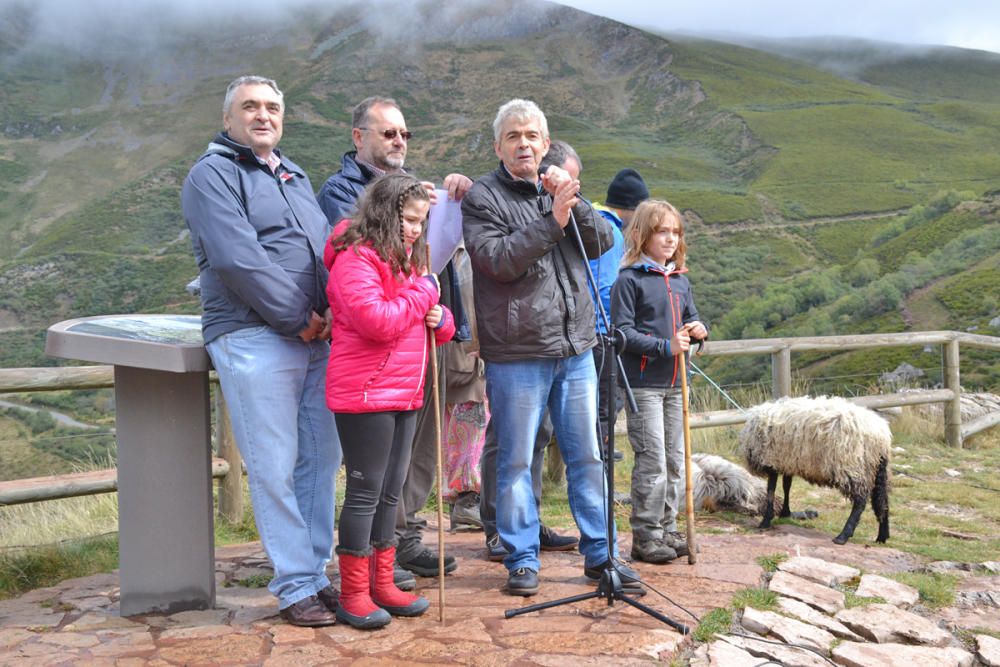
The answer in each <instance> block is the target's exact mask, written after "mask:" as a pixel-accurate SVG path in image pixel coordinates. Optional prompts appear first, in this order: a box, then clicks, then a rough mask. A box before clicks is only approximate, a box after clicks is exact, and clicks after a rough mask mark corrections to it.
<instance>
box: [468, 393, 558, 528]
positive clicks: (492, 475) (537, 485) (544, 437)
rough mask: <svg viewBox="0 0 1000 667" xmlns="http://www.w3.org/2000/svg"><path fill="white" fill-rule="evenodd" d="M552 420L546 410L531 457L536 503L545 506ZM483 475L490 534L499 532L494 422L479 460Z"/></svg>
mask: <svg viewBox="0 0 1000 667" xmlns="http://www.w3.org/2000/svg"><path fill="white" fill-rule="evenodd" d="M552 431H553V428H552V419H551V418H550V417H549V411H548V410H546V411H545V416H544V417H543V418H542V425H541V426H539V427H538V433H537V434H535V449H534V454H533V458H532V459H531V492H532V493H533V494H534V496H535V506H536V507H541V506H542V465H544V462H545V448H546V447H548V445H549V441H551V440H552ZM479 476H480V478H481V480H482V482H481V485H480V490H479V517H480V518H481V519H482V520H483V531H484V532H485V533H486V537H487V538H489V536H490V535H496V533H497V434H496V430H495V429H494V427H493V421H492V420H490V422H489V423H488V424H487V425H486V440H485V442H484V443H483V454H482V456H481V457H480V459H479Z"/></svg>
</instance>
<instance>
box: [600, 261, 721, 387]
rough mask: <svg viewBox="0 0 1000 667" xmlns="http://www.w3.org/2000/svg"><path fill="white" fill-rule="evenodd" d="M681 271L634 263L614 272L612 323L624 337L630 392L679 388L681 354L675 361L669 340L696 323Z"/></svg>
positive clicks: (696, 315) (685, 281)
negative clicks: (642, 389)
mask: <svg viewBox="0 0 1000 667" xmlns="http://www.w3.org/2000/svg"><path fill="white" fill-rule="evenodd" d="M683 271H686V269H683V270H681V271H670V272H668V273H664V272H663V270H662V269H660V268H658V267H655V266H653V265H650V264H643V263H639V264H633V265H632V266H627V267H624V268H623V269H622V270H621V271H620V272H619V273H618V280H616V281H615V284H614V287H612V288H611V320H612V322H614V325H615V327H617V328H618V329H619V330H620V331H621V332H622V333H623V334H624V335H625V351H624V352H623V353H622V355H621V356H622V365H624V366H625V375H626V376H627V377H628V382H629V385H630V386H631V387H658V388H663V387H680V386H681V377H680V368H679V366H680V363H679V361H680V355H678V356H673V354H674V351H672V350H671V349H670V345H669V344H668V341H669V340H670V339H671V338H672V337H673V335H674V334H675V333H676V332H677V330H678V329H680V328H681V327H682V326H683V325H685V324H687V323H688V322H694V321H696V320H698V319H699V318H698V309H697V308H696V307H695V305H694V292H693V291H692V290H691V282H690V281H689V280H688V278H687V276H685V275H684V273H683ZM706 326H707V325H706Z"/></svg>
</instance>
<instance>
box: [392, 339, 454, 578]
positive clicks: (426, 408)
mask: <svg viewBox="0 0 1000 667" xmlns="http://www.w3.org/2000/svg"><path fill="white" fill-rule="evenodd" d="M435 349H436V350H437V360H438V395H439V399H440V400H439V402H438V404H439V405H440V408H441V421H440V422H439V423H441V424H443V423H444V390H445V384H446V376H445V366H444V356H443V352H442V348H441V347H437V348H435ZM437 447H438V443H437V438H436V429H435V424H434V389H433V378H432V374H431V365H430V363H428V364H427V375H426V376H425V378H424V404H423V407H421V408H420V410H418V411H417V426H416V433H415V434H414V436H413V451H412V452H411V453H410V467H409V469H408V470H407V472H406V481H404V482H403V491H402V493H401V494H400V496H399V505H398V506H397V507H396V539H397V540H398V541H399V544H398V546H397V547H396V553H397V554H398V555H401V556H403V558H404V559H405V558H409V557H412V556H415V555H416V554H418V553H420V551H421V550H422V549H423V548H424V547H423V544H422V543H421V538H422V537H423V530H424V528H426V527H427V521H425V520H424V519H421V518H419V517H418V516H417V512H419V511H420V510H422V509H423V508H424V505H426V504H427V499H428V498H430V495H431V489H433V488H434V480H435V478H436V477H437Z"/></svg>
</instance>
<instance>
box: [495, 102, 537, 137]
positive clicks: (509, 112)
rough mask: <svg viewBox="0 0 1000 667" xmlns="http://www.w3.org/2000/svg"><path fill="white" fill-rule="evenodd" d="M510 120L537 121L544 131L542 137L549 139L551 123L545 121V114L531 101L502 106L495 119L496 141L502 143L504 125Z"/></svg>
mask: <svg viewBox="0 0 1000 667" xmlns="http://www.w3.org/2000/svg"><path fill="white" fill-rule="evenodd" d="M510 118H515V119H517V120H528V119H531V118H533V119H535V120H537V121H538V126H539V128H541V130H542V136H543V137H545V138H546V139H548V137H549V123H548V121H547V120H545V114H543V113H542V110H541V109H539V108H538V105H537V104H535V103H534V102H532V101H531V100H522V99H513V100H511V101H510V102H507V103H506V104H504V105H503V106H501V107H500V109H499V110H498V111H497V117H496V118H495V119H493V140H494V141H500V132H501V130H503V125H504V123H506V122H507V120H508V119H510Z"/></svg>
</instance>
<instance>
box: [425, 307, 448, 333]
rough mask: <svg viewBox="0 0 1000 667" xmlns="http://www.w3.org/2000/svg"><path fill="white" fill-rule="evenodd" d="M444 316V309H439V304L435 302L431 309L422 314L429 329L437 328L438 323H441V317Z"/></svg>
mask: <svg viewBox="0 0 1000 667" xmlns="http://www.w3.org/2000/svg"><path fill="white" fill-rule="evenodd" d="M442 317H444V311H443V310H442V309H441V306H440V304H435V305H433V306H431V309H430V310H428V311H427V314H426V315H424V322H425V323H426V324H427V326H429V327H430V328H431V329H437V328H438V325H439V324H441V318H442Z"/></svg>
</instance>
